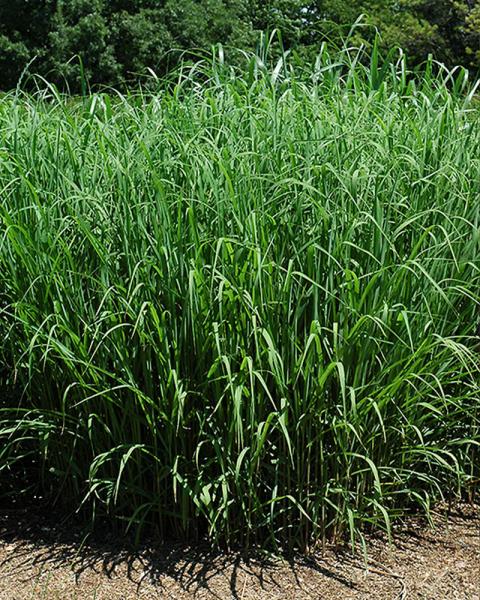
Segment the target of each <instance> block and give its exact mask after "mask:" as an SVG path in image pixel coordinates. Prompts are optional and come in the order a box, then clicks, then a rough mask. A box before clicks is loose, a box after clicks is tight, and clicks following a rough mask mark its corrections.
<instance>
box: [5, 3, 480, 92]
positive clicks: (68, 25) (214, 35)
mask: <svg viewBox="0 0 480 600" xmlns="http://www.w3.org/2000/svg"><path fill="white" fill-rule="evenodd" d="M361 15H363V19H362V21H361V26H358V27H356V29H355V32H354V34H353V36H352V41H353V42H354V43H362V42H363V43H371V41H372V39H373V38H374V37H375V33H376V32H377V31H378V32H379V33H380V35H381V43H382V46H383V48H384V49H385V50H386V49H389V48H391V47H394V46H401V47H403V48H404V49H405V51H406V52H407V53H408V54H409V56H410V59H411V61H412V62H413V63H420V62H422V61H423V60H425V58H426V57H427V56H428V55H429V54H433V55H434V56H435V58H437V59H438V60H440V61H442V62H445V63H447V64H448V65H449V66H451V65H454V64H463V65H464V66H466V67H469V68H471V69H474V70H478V69H479V67H480V0H441V1H438V0H349V1H348V2H346V1H345V0H313V1H310V2H308V1H304V0H0V88H2V89H9V88H12V87H14V86H15V85H17V83H18V81H19V78H20V77H21V74H22V72H23V71H24V70H25V68H26V66H27V65H28V64H29V63H30V61H33V64H32V65H31V66H30V67H29V70H31V71H33V72H36V73H39V74H41V75H43V76H45V77H47V78H48V79H49V80H53V81H54V82H56V83H58V84H60V85H62V86H63V85H68V87H69V88H70V89H72V90H75V89H78V88H79V86H80V81H81V79H82V77H84V76H85V78H86V79H87V80H88V81H89V82H90V83H91V84H97V83H98V84H100V83H101V84H105V85H119V84H120V83H122V82H123V81H125V80H127V81H128V80H134V79H135V78H136V77H138V76H141V75H142V74H145V73H146V72H147V71H148V70H150V69H151V70H153V71H155V72H156V73H158V74H159V75H162V74H164V73H165V72H167V71H168V69H170V68H171V67H172V66H173V65H174V64H175V62H176V61H177V60H178V58H179V56H180V52H179V51H181V50H182V49H184V50H187V49H188V50H193V49H199V50H202V49H209V48H210V47H211V45H212V44H214V43H217V42H221V43H223V44H224V45H226V46H234V47H238V48H242V49H245V50H249V49H253V48H254V47H255V44H256V41H257V39H258V32H259V31H272V30H273V29H278V30H279V31H281V33H282V40H283V44H284V46H285V47H286V48H287V49H293V50H295V51H297V52H298V53H299V55H300V56H305V57H306V58H307V57H311V56H314V55H315V53H316V52H317V51H318V48H319V45H320V43H321V42H322V41H323V40H329V41H331V42H332V43H333V44H339V43H341V40H342V39H344V38H345V35H346V34H347V33H348V31H349V30H350V28H351V27H352V25H353V24H354V23H356V22H357V20H358V19H359V17H360V16H361ZM74 57H80V58H81V61H79V60H75V59H74ZM82 71H83V72H82Z"/></svg>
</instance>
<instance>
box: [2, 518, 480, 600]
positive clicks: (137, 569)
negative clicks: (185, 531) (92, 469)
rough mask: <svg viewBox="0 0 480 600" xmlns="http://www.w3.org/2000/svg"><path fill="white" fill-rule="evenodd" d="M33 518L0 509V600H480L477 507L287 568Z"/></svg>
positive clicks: (286, 565)
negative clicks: (82, 532)
mask: <svg viewBox="0 0 480 600" xmlns="http://www.w3.org/2000/svg"><path fill="white" fill-rule="evenodd" d="M33 521H34V522H33V523H32V516H31V514H29V516H28V520H27V518H26V516H25V515H21V514H19V513H18V512H15V513H6V512H4V513H2V512H0V599H1V600H24V599H27V598H28V599H35V600H37V599H39V600H52V599H58V600H70V599H73V598H76V599H78V600H90V599H91V600H130V599H133V598H142V599H150V598H151V599H156V598H162V599H163V598H165V599H172V600H176V599H182V600H183V599H186V598H196V599H199V600H200V599H201V600H206V599H209V600H210V599H220V600H229V599H233V600H253V599H260V600H274V599H275V600H293V599H295V600H303V599H319V600H320V599H321V600H323V599H325V600H337V599H338V600H345V599H351V598H352V599H353V598H355V599H357V598H358V599H362V600H367V599H368V600H371V599H375V600H377V599H378V600H383V599H385V600H387V599H388V600H394V599H398V600H407V599H422V600H427V599H428V600H443V599H445V600H460V599H461V600H480V509H478V508H477V509H472V508H470V507H462V508H460V509H458V510H456V511H455V512H454V513H453V514H450V515H449V516H448V517H447V516H446V514H441V513H438V514H435V516H434V522H435V529H434V530H429V529H426V528H425V526H424V525H421V524H420V522H419V521H417V520H411V521H410V522H409V524H408V527H404V528H403V529H402V530H401V531H397V532H396V535H395V544H394V547H392V548H389V547H388V544H386V543H385V542H384V541H382V540H379V539H376V540H369V561H370V564H369V569H368V571H367V570H366V568H365V562H364V561H363V559H362V558H361V557H358V556H357V557H354V556H352V555H351V554H349V553H348V552H341V553H340V552H337V553H334V552H333V551H328V552H327V553H326V554H325V555H324V556H315V557H313V558H309V559H303V558H299V559H298V560H296V561H294V562H291V563H286V562H279V561H272V560H266V559H263V560H259V559H253V558H252V559H251V560H248V561H246V560H244V559H242V558H241V557H240V556H239V555H236V554H231V555H224V554H223V555H222V554H216V553H213V552H212V551H210V550H208V549H206V548H195V549H188V548H185V547H179V546H169V547H168V548H165V547H159V548H156V549H155V548H149V549H144V550H142V551H139V552H130V551H128V550H126V549H124V548H123V549H122V548H119V547H118V544H117V545H114V544H113V542H112V541H110V540H108V539H104V540H103V541H102V543H99V542H98V541H97V542H96V543H93V542H87V543H85V544H84V545H83V547H82V545H81V539H80V536H79V535H78V534H76V533H75V531H68V530H65V527H63V528H57V527H54V526H52V525H46V523H45V521H43V520H42V519H34V520H33Z"/></svg>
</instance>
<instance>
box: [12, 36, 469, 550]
mask: <svg viewBox="0 0 480 600" xmlns="http://www.w3.org/2000/svg"><path fill="white" fill-rule="evenodd" d="M358 58H359V55H358V54H357V53H353V52H352V51H347V50H345V51H343V52H342V53H340V54H339V55H338V56H335V57H333V58H332V57H330V56H329V54H328V51H327V49H326V47H322V49H321V52H320V54H319V56H318V60H317V62H316V64H315V65H314V66H312V67H311V68H309V69H308V68H303V69H302V68H299V67H298V66H297V67H292V66H291V65H289V64H288V60H287V59H286V58H284V59H282V60H281V61H279V62H278V63H277V64H274V65H272V67H271V68H270V67H268V66H266V65H267V63H266V61H262V60H260V58H259V57H255V56H254V57H250V58H248V59H246V60H247V64H246V67H245V69H244V70H243V71H242V70H241V69H233V68H229V67H228V66H227V65H226V64H225V62H224V61H223V60H222V53H221V52H220V53H218V54H217V55H216V57H215V60H214V61H213V62H211V63H210V64H208V63H203V64H198V65H197V66H196V67H192V68H188V69H187V68H183V70H181V71H180V72H179V73H178V74H177V78H176V79H175V81H173V80H170V81H169V82H165V84H160V83H159V84H158V85H159V89H157V90H156V91H154V92H148V93H147V92H143V93H141V92H139V93H135V94H130V95H126V96H123V95H120V94H117V93H114V92H112V93H96V94H90V95H86V96H84V97H82V98H80V99H77V100H72V99H68V98H66V97H63V96H62V95H60V94H59V93H58V92H57V91H56V90H55V88H53V87H52V86H47V87H44V88H43V91H39V92H38V93H37V94H35V95H30V96H29V95H25V94H23V93H19V92H17V93H15V94H9V95H6V96H4V97H2V98H1V100H0V166H1V168H0V189H1V196H2V202H1V205H0V228H1V229H0V311H1V312H0V314H1V321H0V335H1V340H2V341H1V344H0V351H1V355H2V358H3V363H4V368H3V370H2V372H1V377H2V380H3V385H4V386H8V387H11V386H14V387H15V389H16V390H17V393H18V394H19V396H18V397H15V396H6V400H5V401H4V403H3V408H1V412H0V438H1V440H2V446H1V448H0V469H3V470H8V469H14V468H15V465H16V464H17V465H20V464H22V463H24V462H25V461H26V460H32V461H34V463H35V464H36V465H37V468H38V488H39V490H40V491H41V493H43V494H44V495H46V496H47V497H48V498H50V499H51V501H52V502H57V503H58V504H59V505H63V506H65V507H69V508H80V507H82V508H83V509H84V510H86V511H89V514H90V515H91V518H92V520H93V521H95V520H96V519H98V518H101V517H102V516H105V515H107V516H109V517H110V518H112V519H114V520H115V521H117V522H119V523H123V524H124V525H125V527H127V528H132V527H133V528H135V529H136V530H137V532H139V535H140V533H141V531H142V529H144V528H145V527H148V529H149V531H155V532H157V535H159V536H170V535H177V536H182V537H192V536H193V537H194V536H199V535H203V534H205V533H206V534H207V535H208V536H209V537H210V538H211V539H212V540H214V541H217V542H224V543H227V544H228V543H232V542H233V543H241V544H243V545H249V544H252V543H263V544H265V545H266V546H269V547H274V548H277V549H278V548H284V547H285V546H290V547H301V548H307V547H312V546H314V545H315V544H318V543H321V542H324V541H325V540H326V539H327V538H329V537H335V538H339V537H340V536H343V535H345V534H347V535H349V536H350V537H351V539H352V541H355V540H358V539H359V537H360V538H361V532H362V530H363V529H364V528H365V526H368V525H373V526H380V527H384V528H386V529H387V530H389V528H390V523H391V520H392V518H394V517H396V516H399V515H401V514H403V513H404V512H405V511H406V510H408V509H409V508H411V507H413V506H417V507H421V508H422V509H423V510H425V511H426V512H427V513H428V510H429V507H430V505H431V503H432V502H434V501H436V500H437V499H439V498H441V497H445V496H448V497H455V496H458V495H461V494H470V495H471V494H472V493H473V492H474V490H475V482H478V477H479V475H480V469H479V460H478V445H479V442H480V429H479V426H480V421H479V418H480V414H479V391H480V390H479V381H480V378H479V375H480V361H479V352H478V349H479V338H478V332H477V331H476V328H477V327H478V315H479V300H480V298H479V289H480V270H479V267H480V261H479V250H480V212H479V210H478V206H479V205H478V193H479V183H478V182H479V181H480V158H479V157H480V127H479V125H480V123H479V121H480V120H479V114H478V110H476V109H474V108H473V107H472V98H473V96H474V93H475V88H473V87H472V86H471V84H469V82H468V77H467V73H466V72H465V71H464V70H461V69H459V70H456V71H453V72H447V71H445V70H443V69H442V68H440V67H438V68H437V69H436V72H435V73H434V69H433V68H432V63H429V64H427V66H426V68H425V70H424V72H422V73H419V74H418V73H417V74H416V75H412V74H411V73H409V72H408V70H407V68H406V62H405V59H404V58H403V57H402V58H400V60H399V61H398V63H397V64H394V63H385V65H384V64H382V63H381V62H380V61H379V59H378V55H377V51H376V49H375V48H374V50H373V55H372V59H371V61H370V66H368V67H366V66H363V65H364V64H365V63H364V61H363V62H362V61H360V60H358Z"/></svg>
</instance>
